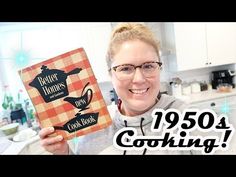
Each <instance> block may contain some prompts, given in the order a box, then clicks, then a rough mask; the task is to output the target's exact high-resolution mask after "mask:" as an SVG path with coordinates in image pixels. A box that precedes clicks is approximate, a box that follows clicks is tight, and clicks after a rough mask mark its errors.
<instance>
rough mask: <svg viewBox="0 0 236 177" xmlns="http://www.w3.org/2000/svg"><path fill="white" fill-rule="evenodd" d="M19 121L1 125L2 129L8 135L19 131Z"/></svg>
mask: <svg viewBox="0 0 236 177" xmlns="http://www.w3.org/2000/svg"><path fill="white" fill-rule="evenodd" d="M18 128H19V123H11V124H7V125H4V126H2V127H0V130H1V131H2V132H3V133H4V134H5V135H6V136H7V135H11V134H14V133H16V132H17V131H18Z"/></svg>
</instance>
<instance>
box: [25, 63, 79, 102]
mask: <svg viewBox="0 0 236 177" xmlns="http://www.w3.org/2000/svg"><path fill="white" fill-rule="evenodd" d="M41 70H42V71H41V73H40V74H38V75H37V76H36V77H35V78H34V79H33V81H32V82H30V83H29V85H30V86H31V87H35V88H36V89H37V90H38V91H39V93H40V95H41V96H42V97H43V99H44V101H45V102H46V103H48V102H51V101H54V100H57V99H59V98H62V97H65V96H67V95H68V94H69V93H68V88H67V83H66V79H67V77H68V76H69V75H72V74H78V73H79V72H80V71H81V70H82V69H81V68H75V69H73V70H72V71H70V72H68V73H65V72H64V71H63V70H58V69H48V68H47V66H45V65H42V67H41Z"/></svg>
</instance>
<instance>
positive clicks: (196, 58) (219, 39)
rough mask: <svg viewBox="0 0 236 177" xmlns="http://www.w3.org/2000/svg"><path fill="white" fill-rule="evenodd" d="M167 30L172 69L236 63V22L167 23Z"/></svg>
mask: <svg viewBox="0 0 236 177" xmlns="http://www.w3.org/2000/svg"><path fill="white" fill-rule="evenodd" d="M163 29H164V30H163V33H164V35H163V36H164V37H163V38H164V39H163V47H164V48H168V49H170V50H171V54H170V55H169V56H168V58H169V61H170V69H171V70H175V71H183V70H189V69H197V68H204V67H209V66H216V65H223V64H230V63H236V23H164V28H163Z"/></svg>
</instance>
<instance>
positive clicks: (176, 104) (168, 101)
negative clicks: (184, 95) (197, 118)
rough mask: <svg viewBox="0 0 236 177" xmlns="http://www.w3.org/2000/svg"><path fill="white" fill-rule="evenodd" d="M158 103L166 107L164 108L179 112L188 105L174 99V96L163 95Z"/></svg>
mask: <svg viewBox="0 0 236 177" xmlns="http://www.w3.org/2000/svg"><path fill="white" fill-rule="evenodd" d="M160 101H161V102H162V104H163V105H166V108H167V109H168V108H175V109H179V110H183V109H186V108H187V107H188V106H189V105H188V103H187V102H185V101H183V100H181V99H179V98H176V97H174V96H171V95H166V94H163V95H162V96H161V99H160Z"/></svg>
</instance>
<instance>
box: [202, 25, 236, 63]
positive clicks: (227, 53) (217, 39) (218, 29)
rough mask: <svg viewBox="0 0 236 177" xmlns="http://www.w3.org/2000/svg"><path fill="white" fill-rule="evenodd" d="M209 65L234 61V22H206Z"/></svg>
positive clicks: (235, 47) (235, 56) (235, 30)
mask: <svg viewBox="0 0 236 177" xmlns="http://www.w3.org/2000/svg"><path fill="white" fill-rule="evenodd" d="M206 36H207V51H208V58H209V62H210V63H211V64H210V66H215V65H221V64H230V63H235V62H236V23H207V28H206Z"/></svg>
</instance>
